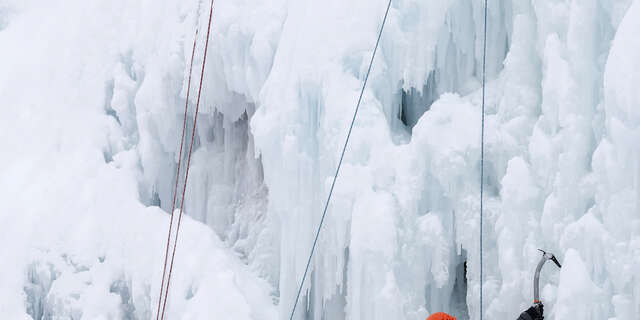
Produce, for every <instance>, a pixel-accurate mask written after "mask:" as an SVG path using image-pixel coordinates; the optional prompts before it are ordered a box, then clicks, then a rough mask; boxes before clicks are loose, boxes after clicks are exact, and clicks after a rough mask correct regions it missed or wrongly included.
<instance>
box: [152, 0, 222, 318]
mask: <svg viewBox="0 0 640 320" xmlns="http://www.w3.org/2000/svg"><path fill="white" fill-rule="evenodd" d="M212 17H213V0H211V5H210V6H209V23H208V25H207V38H206V41H205V45H204V57H203V58H202V71H201V72H200V85H199V88H198V99H197V100H196V112H195V115H194V117H193V129H192V130H191V143H190V145H189V153H188V156H187V167H186V171H185V175H184V185H183V187H182V199H181V200H180V213H179V214H178V225H177V226H176V236H175V239H174V242H173V251H172V252H171V263H170V264H169V275H168V276H167V289H166V290H165V294H164V301H163V302H162V312H161V316H160V319H162V320H163V319H164V313H165V310H166V306H167V298H168V297H169V285H170V284H171V272H172V271H173V261H174V259H175V257H176V247H177V245H178V234H179V233H180V224H181V222H182V213H183V209H184V196H185V193H186V191H187V180H188V179H189V165H190V164H191V153H192V151H193V142H194V141H195V133H196V124H197V123H198V110H199V108H200V96H201V94H202V81H203V80H204V68H205V65H206V63H207V49H208V48H209V34H210V32H211V19H212ZM191 61H192V63H193V55H192V59H191ZM189 72H191V71H189ZM189 77H191V76H189ZM185 119H186V115H185ZM185 121H186V120H185ZM174 201H175V200H174ZM172 214H173V213H172ZM172 221H173V220H172ZM171 223H172V222H171ZM171 223H170V225H171ZM169 237H171V228H169ZM165 270H166V262H165ZM160 299H162V295H161V296H160ZM159 303H160V302H158V304H159Z"/></svg>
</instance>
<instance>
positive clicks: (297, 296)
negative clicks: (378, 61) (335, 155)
mask: <svg viewBox="0 0 640 320" xmlns="http://www.w3.org/2000/svg"><path fill="white" fill-rule="evenodd" d="M390 7H391V0H389V3H388V4H387V10H386V11H385V13H384V18H383V19H382V26H381V27H380V32H378V39H377V40H376V45H375V47H374V48H373V54H371V61H369V68H368V69H367V73H366V74H365V76H364V82H363V84H362V89H361V90H360V96H359V97H358V103H356V109H355V111H354V112H353V118H352V119H351V125H350V126H349V132H348V133H347V138H346V140H345V142H344V146H343V147H342V153H341V154H340V160H339V161H338V167H337V168H336V174H335V175H334V176H333V182H332V183H331V189H329V196H327V201H326V202H325V204H324V210H323V211H322V217H321V218H320V224H319V225H318V230H317V231H316V236H315V239H314V240H313V245H312V246H311V253H310V254H309V259H308V260H307V266H306V267H305V268H304V274H303V275H302V281H300V286H299V287H298V294H297V295H296V301H295V303H294V304H293V308H292V309H291V316H290V317H289V320H292V319H293V315H294V314H295V312H296V307H297V306H298V301H299V300H300V293H301V292H302V287H303V286H304V281H305V280H306V279H307V272H308V271H309V265H310V264H311V258H312V257H313V253H314V252H315V250H316V244H317V243H318V237H319V236H320V230H322V224H323V223H324V218H325V216H326V215H327V208H328V207H329V202H330V201H331V195H333V187H334V186H335V185H336V180H337V179H338V174H339V173H340V167H341V166H342V159H343V158H344V153H345V151H346V150H347V145H348V144H349V138H350V137H351V131H352V130H353V124H354V123H355V122H356V116H357V115H358V109H360V102H361V101H362V95H363V94H364V89H365V88H366V87H367V80H369V73H370V72H371V66H372V65H373V59H374V58H375V56H376V51H378V45H379V44H380V37H381V36H382V30H384V24H385V22H386V21H387V15H388V14H389V8H390Z"/></svg>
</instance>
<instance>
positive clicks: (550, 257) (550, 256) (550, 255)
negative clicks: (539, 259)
mask: <svg viewBox="0 0 640 320" xmlns="http://www.w3.org/2000/svg"><path fill="white" fill-rule="evenodd" d="M538 251H540V252H542V256H543V257H544V258H545V259H547V260H551V261H553V263H555V264H556V266H558V268H562V266H561V265H560V262H558V259H556V256H554V255H553V253H551V252H546V251H544V250H542V249H538Z"/></svg>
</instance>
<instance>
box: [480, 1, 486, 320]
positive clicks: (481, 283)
mask: <svg viewBox="0 0 640 320" xmlns="http://www.w3.org/2000/svg"><path fill="white" fill-rule="evenodd" d="M486 65H487V0H484V37H483V42H482V125H481V134H480V320H482V319H483V309H484V308H483V305H482V303H483V301H482V291H483V290H482V289H483V280H484V277H483V271H484V263H483V252H482V248H483V242H482V241H483V236H482V231H483V226H482V220H483V216H484V100H485V84H486V78H487V76H486V74H487V73H486Z"/></svg>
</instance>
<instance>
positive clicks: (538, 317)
mask: <svg viewBox="0 0 640 320" xmlns="http://www.w3.org/2000/svg"><path fill="white" fill-rule="evenodd" d="M543 311H544V306H543V305H542V303H540V304H536V305H534V306H532V307H531V308H529V309H527V310H526V311H524V312H523V313H521V314H520V317H518V320H543V319H544V317H543V316H542V314H543Z"/></svg>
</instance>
